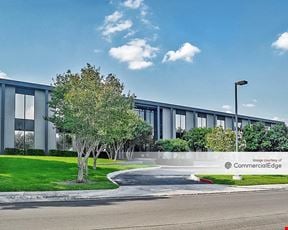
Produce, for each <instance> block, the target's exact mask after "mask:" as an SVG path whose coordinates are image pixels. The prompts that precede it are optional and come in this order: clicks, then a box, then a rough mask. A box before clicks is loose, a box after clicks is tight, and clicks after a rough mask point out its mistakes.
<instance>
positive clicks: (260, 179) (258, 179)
mask: <svg viewBox="0 0 288 230" xmlns="http://www.w3.org/2000/svg"><path fill="white" fill-rule="evenodd" d="M200 177H201V178H206V179H209V180H212V181H213V182H214V184H227V185H240V186H241V185H242V186H244V185H265V184H288V176H280V175H244V176H242V177H243V178H242V180H233V179H232V176H229V175H215V176H211V175H209V176H208V175H201V176H200Z"/></svg>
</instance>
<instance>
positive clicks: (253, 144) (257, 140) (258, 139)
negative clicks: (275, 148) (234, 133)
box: [242, 122, 272, 152]
mask: <svg viewBox="0 0 288 230" xmlns="http://www.w3.org/2000/svg"><path fill="white" fill-rule="evenodd" d="M242 139H243V140H242V141H243V142H244V143H245V147H244V150H245V151H251V152H256V151H271V150H272V144H271V141H270V139H269V135H268V131H267V130H266V129H265V125H264V124H263V123H260V122H257V123H255V124H250V125H246V126H245V128H244V130H243V135H242Z"/></svg>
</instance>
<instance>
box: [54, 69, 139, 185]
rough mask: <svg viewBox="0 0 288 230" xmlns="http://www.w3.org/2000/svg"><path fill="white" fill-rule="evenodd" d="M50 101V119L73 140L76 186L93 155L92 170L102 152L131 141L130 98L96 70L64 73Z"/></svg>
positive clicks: (110, 77) (112, 79)
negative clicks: (76, 160) (76, 171)
mask: <svg viewBox="0 0 288 230" xmlns="http://www.w3.org/2000/svg"><path fill="white" fill-rule="evenodd" d="M54 87H55V88H54V90H53V92H52V97H51V101H50V107H51V109H52V111H53V114H52V116H51V117H50V118H49V119H50V121H51V122H53V123H54V124H55V126H56V127H57V128H60V129H61V130H63V131H64V132H70V133H71V134H72V135H73V136H74V141H73V142H74V149H75V150H76V151H77V156H78V158H77V159H78V177H77V181H78V182H81V183H82V182H85V181H86V179H87V176H88V158H89V156H90V155H91V153H92V155H93V157H94V168H96V160H97V157H98V156H99V154H100V153H101V151H103V150H104V149H105V148H106V147H107V146H108V145H110V146H113V147H114V156H115V159H117V155H118V152H119V150H120V149H121V148H122V146H123V145H124V143H125V142H126V141H127V140H130V139H131V138H132V132H133V129H134V123H135V122H134V121H135V120H136V119H137V118H138V117H137V115H136V114H135V113H134V112H133V99H134V96H133V95H125V94H124V93H123V90H124V86H123V84H121V83H120V81H119V79H117V78H116V77H115V76H114V75H111V74H110V75H108V76H107V77H106V78H105V77H103V76H101V74H100V72H99V70H98V69H95V67H93V66H91V65H89V64H87V66H86V67H85V68H83V69H81V71H80V73H79V74H78V73H75V74H74V73H71V71H67V72H66V73H65V74H63V75H58V76H57V77H56V80H55V81H54Z"/></svg>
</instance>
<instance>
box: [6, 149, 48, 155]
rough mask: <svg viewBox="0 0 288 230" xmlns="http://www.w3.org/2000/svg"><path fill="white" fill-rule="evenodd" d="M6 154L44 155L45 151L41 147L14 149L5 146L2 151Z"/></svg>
mask: <svg viewBox="0 0 288 230" xmlns="http://www.w3.org/2000/svg"><path fill="white" fill-rule="evenodd" d="M4 154H6V155H29V156H44V155H45V152H44V150H43V149H26V150H24V149H16V148H6V149H5V151H4Z"/></svg>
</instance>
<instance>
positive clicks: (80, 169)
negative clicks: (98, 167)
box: [77, 156, 86, 183]
mask: <svg viewBox="0 0 288 230" xmlns="http://www.w3.org/2000/svg"><path fill="white" fill-rule="evenodd" d="M84 165H85V164H84V162H83V158H82V156H80V157H79V156H78V175H77V183H85V182H86V180H85V175H84Z"/></svg>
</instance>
